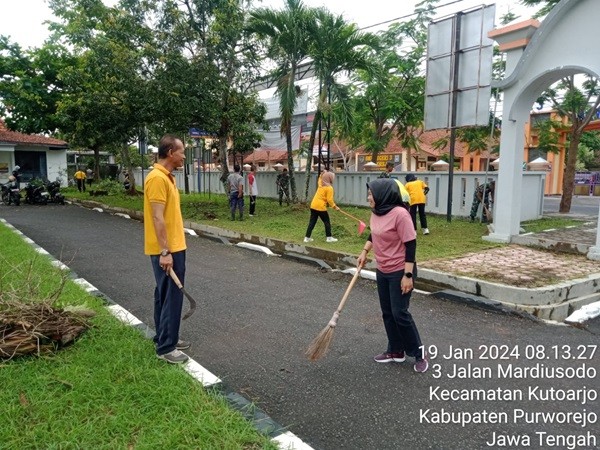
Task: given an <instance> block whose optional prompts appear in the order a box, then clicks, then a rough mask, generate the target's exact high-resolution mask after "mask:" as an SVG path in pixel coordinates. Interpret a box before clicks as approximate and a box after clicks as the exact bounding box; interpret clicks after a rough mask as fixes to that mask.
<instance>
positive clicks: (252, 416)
mask: <svg viewBox="0 0 600 450" xmlns="http://www.w3.org/2000/svg"><path fill="white" fill-rule="evenodd" d="M115 215H117V214H115ZM118 215H120V216H121V217H124V218H130V217H129V216H128V217H125V215H122V214H118ZM0 222H1V223H3V224H4V225H5V226H6V227H7V228H9V229H11V230H12V231H13V232H14V233H15V234H18V235H19V236H21V238H22V239H23V241H25V242H26V243H28V244H29V245H31V246H32V248H33V249H34V250H35V251H36V252H37V253H39V254H41V255H44V256H46V257H47V258H48V259H49V260H50V262H51V264H52V265H53V266H55V267H58V268H59V269H60V270H63V271H69V276H70V278H71V279H72V281H73V282H74V283H76V284H78V285H79V286H81V287H82V288H83V289H84V290H85V291H86V292H87V293H88V294H90V295H93V296H95V297H98V298H100V299H102V301H103V302H104V303H105V306H106V309H107V310H108V311H109V312H110V313H111V314H112V315H113V316H114V317H115V318H117V319H118V320H120V321H121V322H122V323H124V324H125V325H128V326H131V327H133V328H136V329H137V330H138V331H139V332H140V333H141V334H142V336H144V337H145V338H146V339H152V338H153V337H154V330H153V329H152V328H150V327H149V326H148V325H146V324H145V323H143V322H142V321H141V320H139V319H138V318H137V317H135V316H134V315H133V314H131V313H130V312H129V311H128V310H126V309H125V308H123V307H122V306H120V305H119V304H118V303H116V302H115V301H113V300H112V299H111V298H110V297H108V296H107V295H106V294H104V293H103V292H101V291H100V290H99V289H97V288H96V287H95V286H94V285H92V284H91V283H89V282H88V281H87V280H85V279H84V278H81V277H79V276H78V275H77V273H76V272H74V271H72V270H71V269H70V268H69V267H68V266H67V265H65V264H63V263H62V262H61V261H59V260H57V259H56V258H54V256H52V255H51V254H50V253H49V252H47V251H46V250H45V249H44V248H42V247H40V246H39V245H37V244H36V243H35V242H34V241H33V240H32V239H30V238H28V237H27V236H25V234H23V233H22V232H21V231H20V230H18V229H17V228H15V227H14V226H13V225H11V224H10V223H8V222H7V221H6V220H4V219H0ZM189 234H190V233H189ZM253 250H256V249H253ZM182 366H183V369H184V370H185V371H186V372H187V373H188V374H189V375H190V376H191V377H192V378H194V379H195V380H196V381H198V382H199V383H200V384H202V386H203V387H204V388H206V389H210V390H213V391H215V392H217V393H219V394H220V395H222V396H223V397H224V398H225V399H226V400H227V403H228V404H229V406H230V407H232V408H233V409H234V410H236V411H238V412H239V413H241V414H242V416H243V417H244V418H245V419H246V420H248V421H249V422H251V423H252V425H253V426H254V428H255V429H256V430H257V431H258V432H259V433H261V434H263V435H266V436H268V437H269V438H271V440H272V441H273V442H274V443H275V444H276V445H277V446H278V447H279V448H280V449H282V450H313V448H312V447H311V446H309V445H308V444H306V443H305V442H303V441H302V440H301V439H300V438H299V437H298V436H296V435H295V434H294V433H292V432H290V431H287V430H286V429H285V427H283V426H282V425H280V424H278V423H277V422H275V421H274V420H273V419H271V418H270V417H269V416H268V415H267V414H266V413H265V412H264V411H262V410H261V409H260V408H258V407H257V406H255V405H254V404H253V403H252V402H251V401H250V400H248V399H246V398H245V397H244V396H242V395H241V394H238V393H237V392H234V391H233V390H231V389H229V388H228V387H227V386H226V384H225V383H223V381H222V380H221V379H220V378H219V377H217V376H216V375H214V374H213V373H211V372H210V371H209V370H207V369H205V368H204V367H203V366H202V365H200V364H199V363H198V362H197V361H195V360H194V359H191V358H190V359H189V361H188V362H187V363H185V364H183V365H182Z"/></svg>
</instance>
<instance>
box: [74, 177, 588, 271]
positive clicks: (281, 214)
mask: <svg viewBox="0 0 600 450" xmlns="http://www.w3.org/2000/svg"><path fill="white" fill-rule="evenodd" d="M64 193H65V195H66V196H67V197H68V198H69V197H71V198H78V199H82V200H94V201H98V202H101V203H103V204H106V205H108V206H117V207H121V208H127V209H132V210H137V211H141V210H142V209H143V198H142V196H141V195H140V196H138V197H131V196H126V195H110V196H103V197H90V196H89V195H87V194H85V193H79V192H77V190H76V189H72V188H71V189H65V190H64ZM245 200H246V205H245V216H244V219H245V220H244V221H242V222H240V221H238V220H236V221H231V220H230V213H229V206H228V202H227V197H226V196H225V195H222V194H211V195H210V196H209V195H208V194H203V193H200V194H196V193H194V194H189V195H183V194H182V195H181V207H182V214H183V216H184V218H185V219H186V220H191V221H193V222H196V223H200V224H204V225H211V226H215V227H219V228H224V229H228V230H234V231H240V232H246V233H250V234H254V235H257V236H264V237H270V238H274V239H280V240H284V241H288V242H294V243H301V242H302V240H303V238H304V234H305V232H306V226H307V225H308V219H309V215H310V212H309V208H308V206H307V205H306V204H296V205H291V206H286V205H285V204H284V206H279V204H278V202H277V201H276V200H275V199H269V198H261V197H258V199H257V203H256V216H255V217H249V216H248V206H249V205H248V203H249V197H245ZM338 206H340V208H342V209H343V210H344V211H346V212H348V213H350V214H351V215H353V216H355V217H357V218H359V219H361V220H362V221H364V222H365V223H366V224H367V225H368V224H369V217H370V215H371V211H370V210H369V208H368V207H367V206H365V207H364V208H363V207H357V206H345V205H338ZM329 216H330V218H331V225H332V234H333V236H334V237H336V238H338V239H339V241H338V242H336V243H333V244H327V243H325V228H324V226H323V223H322V222H321V221H319V222H317V226H316V227H315V229H314V231H313V234H312V237H313V238H314V241H313V242H311V243H310V244H309V245H311V246H314V247H322V248H328V249H336V250H338V251H340V252H344V253H349V254H358V253H360V250H361V249H362V248H363V245H364V242H365V240H366V238H367V236H368V229H367V231H365V232H364V233H363V235H362V236H359V235H358V224H357V222H356V221H354V220H352V219H350V218H348V217H346V216H345V215H343V214H342V213H340V212H337V211H335V210H332V209H331V210H329ZM427 222H428V223H427V224H428V227H429V230H430V231H431V234H429V235H428V236H423V235H422V234H420V230H419V235H418V238H417V260H418V261H427V260H431V259H438V258H451V257H455V256H460V255H463V254H466V253H471V252H477V251H481V250H485V249H489V248H494V247H498V246H501V245H503V244H494V243H491V242H487V241H484V240H482V239H481V237H482V236H484V235H485V234H487V232H488V229H487V226H486V225H484V224H481V223H478V222H476V223H470V222H469V221H468V220H467V219H464V218H453V220H452V221H451V222H448V221H447V220H446V216H445V215H444V216H439V215H432V214H428V215H427ZM578 223H581V222H578V221H576V220H573V219H568V218H565V219H563V218H552V219H546V218H544V219H540V220H535V221H530V222H524V223H523V224H522V226H523V228H524V229H525V231H526V232H529V231H541V230H545V229H549V228H564V227H566V226H569V225H575V224H578Z"/></svg>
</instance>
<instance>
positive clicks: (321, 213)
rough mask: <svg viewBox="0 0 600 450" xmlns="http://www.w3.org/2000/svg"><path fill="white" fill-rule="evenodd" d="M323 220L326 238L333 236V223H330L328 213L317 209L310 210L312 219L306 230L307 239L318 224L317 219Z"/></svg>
mask: <svg viewBox="0 0 600 450" xmlns="http://www.w3.org/2000/svg"><path fill="white" fill-rule="evenodd" d="M319 218H320V219H321V220H322V221H323V224H324V225H325V236H327V237H330V236H331V222H330V221H329V214H328V213H327V211H317V210H316V209H312V208H311V209H310V219H309V221H308V228H307V229H306V235H305V236H306V237H310V235H311V234H312V232H313V229H314V228H315V225H316V224H317V219H319Z"/></svg>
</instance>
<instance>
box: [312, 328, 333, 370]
mask: <svg viewBox="0 0 600 450" xmlns="http://www.w3.org/2000/svg"><path fill="white" fill-rule="evenodd" d="M334 330H335V327H332V326H331V325H329V324H328V325H327V326H326V327H325V328H323V329H322V330H321V332H320V333H319V334H318V335H317V337H316V338H314V339H313V340H312V342H311V343H310V345H309V346H308V349H307V350H306V357H307V358H308V359H309V360H311V361H316V360H318V359H321V358H322V357H323V356H325V354H326V353H327V351H328V350H329V346H330V345H331V341H332V340H333V332H334Z"/></svg>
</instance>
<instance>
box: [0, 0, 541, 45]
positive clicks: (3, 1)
mask: <svg viewBox="0 0 600 450" xmlns="http://www.w3.org/2000/svg"><path fill="white" fill-rule="evenodd" d="M115 1H116V0H106V1H105V3H110V4H113V3H115ZM418 2H419V0H372V1H370V2H359V1H351V0H327V1H325V0H304V3H305V4H306V5H308V6H326V7H327V8H328V9H329V10H330V11H332V12H334V13H337V14H342V15H343V16H344V17H345V18H346V19H347V20H349V21H351V22H355V23H357V24H358V25H359V26H360V27H371V26H372V25H375V24H379V23H382V22H386V21H389V20H393V19H398V18H401V17H403V16H406V15H407V14H411V13H412V12H413V11H414V7H415V4H416V3H418ZM491 3H494V2H482V1H481V0H440V5H447V6H444V7H441V8H439V10H438V17H443V16H446V15H448V14H452V13H455V12H457V11H461V10H466V9H469V8H473V7H476V6H481V5H482V4H491ZM495 3H496V17H497V18H498V17H500V16H501V15H503V14H505V13H506V12H507V11H509V10H511V11H513V12H514V13H515V14H517V15H520V16H521V18H522V19H526V18H529V16H530V15H531V12H532V10H531V9H527V8H525V7H523V6H520V5H518V4H517V3H518V2H517V1H515V0H498V1H496V2H495ZM256 4H257V5H262V6H269V7H274V8H281V7H282V6H283V0H263V1H262V2H257V3H256ZM0 7H1V10H2V14H1V15H0V34H2V35H10V36H11V40H12V41H16V42H18V43H19V44H21V46H22V47H31V46H40V45H41V44H42V43H43V41H44V39H45V38H46V37H47V36H48V30H47V27H46V25H44V21H46V20H48V19H52V14H51V12H50V9H49V8H48V5H47V2H46V1H45V0H18V1H17V0H0ZM497 22H498V21H497ZM380 28H381V27H374V28H372V29H371V30H373V31H376V30H377V29H380Z"/></svg>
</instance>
